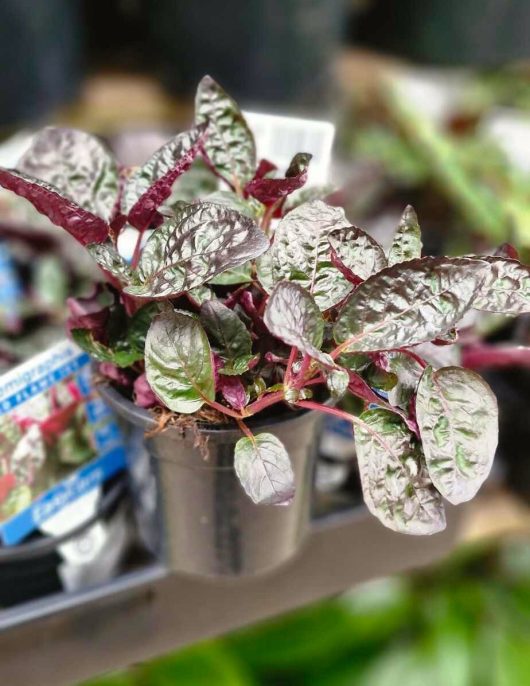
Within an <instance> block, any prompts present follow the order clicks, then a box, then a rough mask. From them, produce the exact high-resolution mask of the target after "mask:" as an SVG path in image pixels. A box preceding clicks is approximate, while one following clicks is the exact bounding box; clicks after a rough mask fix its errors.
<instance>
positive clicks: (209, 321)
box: [201, 300, 253, 376]
mask: <svg viewBox="0 0 530 686" xmlns="http://www.w3.org/2000/svg"><path fill="white" fill-rule="evenodd" d="M201 323H202V325H203V326H204V328H205V329H206V331H207V332H208V333H209V334H210V336H211V337H212V338H213V339H214V340H215V342H216V343H217V345H218V346H219V348H218V352H219V354H220V355H221V357H222V358H223V361H224V366H223V367H222V369H220V370H219V371H220V372H221V373H222V374H228V375H230V376H231V375H239V374H243V373H244V372H246V371H247V369H248V363H249V362H250V360H251V359H252V358H253V354H252V339H251V337H250V333H249V332H248V331H247V328H246V326H245V325H244V324H243V322H242V321H241V319H239V317H238V316H237V314H236V313H235V312H234V311H233V310H231V309H230V308H229V307H226V305H223V303H222V302H220V301H219V300H209V301H208V302H205V303H204V304H203V305H202V307H201Z"/></svg>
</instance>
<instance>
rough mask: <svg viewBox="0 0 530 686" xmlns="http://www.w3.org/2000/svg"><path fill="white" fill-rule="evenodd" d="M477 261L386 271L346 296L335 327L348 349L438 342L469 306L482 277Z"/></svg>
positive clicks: (416, 263) (428, 262)
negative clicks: (439, 336)
mask: <svg viewBox="0 0 530 686" xmlns="http://www.w3.org/2000/svg"><path fill="white" fill-rule="evenodd" d="M484 270H485V265H484V264H481V263H480V262H479V261H478V260H470V259H465V258H462V259H459V258H445V257H440V258H435V257H424V258H422V259H418V260H411V261H409V262H405V263H403V264H396V265H393V266H392V267H386V268H385V269H383V270H382V271H380V272H379V273H377V274H374V276H371V277H370V278H369V279H367V280H366V281H365V282H364V283H362V284H361V285H360V286H359V287H358V288H357V289H356V290H355V291H354V292H353V293H352V295H351V296H350V297H349V298H348V300H347V302H346V304H345V305H344V307H343V308H342V310H341V312H340V313H339V316H338V318H337V322H336V324H335V327H334V336H335V340H336V341H337V343H345V342H347V341H349V345H348V346H347V349H348V350H349V351H373V350H391V349H393V348H401V347H403V346H409V345H415V344H417V343H423V342H424V341H429V340H432V339H434V338H436V337H437V336H438V335H440V334H441V333H444V332H445V331H448V330H449V329H451V328H452V327H453V326H455V324H456V323H457V322H458V321H459V320H460V319H461V318H462V316H463V315H464V314H465V313H466V312H467V311H468V310H469V309H470V307H471V306H472V305H473V301H474V299H475V297H476V294H477V291H478V289H479V287H480V285H481V282H482V279H483V278H484Z"/></svg>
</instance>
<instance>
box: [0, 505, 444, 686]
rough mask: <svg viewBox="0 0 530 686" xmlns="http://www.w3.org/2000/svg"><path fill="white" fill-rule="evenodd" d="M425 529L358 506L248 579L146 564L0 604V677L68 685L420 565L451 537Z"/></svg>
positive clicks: (16, 684) (11, 682)
mask: <svg viewBox="0 0 530 686" xmlns="http://www.w3.org/2000/svg"><path fill="white" fill-rule="evenodd" d="M447 516H448V525H447V529H446V530H445V531H444V532H442V533H440V534H437V535H435V536H432V537H413V536H404V535H400V534H395V533H393V532H391V531H388V530H387V529H384V528H383V527H382V526H381V525H380V524H379V522H377V521H376V519H375V518H373V517H372V516H369V515H368V514H367V512H366V510H365V509H364V508H356V509H352V510H349V511H345V512H341V513H340V514H332V515H328V516H327V517H324V518H322V519H319V520H316V521H315V522H314V525H313V527H312V531H311V534H310V536H309V539H308V541H307V543H306V545H305V546H304V548H303V549H302V551H301V552H300V554H299V555H298V556H297V557H296V558H295V559H293V560H292V561H291V562H289V563H288V564H286V565H284V566H283V567H281V568H280V569H278V570H276V571H274V572H272V573H270V574H268V575H266V576H260V577H254V578H244V579H240V580H237V581H234V580H230V581H228V580H227V581H225V580H222V581H219V580H215V581H214V580H208V579H200V578H196V577H186V576H180V575H171V574H169V573H168V572H167V571H166V570H165V568H164V567H163V566H162V565H152V566H149V567H146V568H145V569H143V570H141V571H137V572H134V573H130V574H126V575H123V576H121V577H119V578H118V579H116V580H115V581H113V582H112V583H110V584H107V585H105V586H102V587H98V588H94V589H91V590H87V591H83V592H79V593H75V594H60V595H56V596H51V597H48V598H46V599H43V600H38V601H34V602H32V603H27V604H25V605H23V606H20V607H17V608H13V609H10V610H5V611H3V612H0V683H2V684H6V686H33V685H34V684H35V686H37V685H38V686H72V685H73V684H76V683H78V682H80V681H83V680H85V679H89V678H91V677H94V676H96V675H98V674H101V673H103V672H107V671H110V670H116V669H120V668H124V667H127V666H128V665H130V664H132V663H136V662H141V661H144V660H148V659H150V658H152V657H155V656H158V655H161V654H164V653H167V652H169V651H171V650H174V649H175V648H178V647H181V646H185V645H188V644H191V643H194V642H197V641H199V640H202V639H206V638H209V637H212V636H216V635H220V634H222V633H225V632H226V631H230V630H232V629H236V628H238V627H241V626H244V625H246V624H250V623H252V622H256V621H258V620H261V619H265V618H267V617H271V616H273V615H276V614H279V613H282V612H286V611H288V610H291V609H293V608H296V607H299V606H302V605H304V604H307V603H311V602H314V601H317V600H319V599H321V598H325V597H328V596H331V595H334V594H336V593H339V592H341V591H344V590H345V589H347V588H350V587H351V586H353V585H354V584H356V583H359V582H361V581H364V580H367V579H371V578H375V577H380V576H386V575H388V574H393V573H395V572H400V571H403V570H406V569H411V568H415V567H420V566H422V565H425V564H428V563H429V562H432V561H434V560H437V559H439V558H441V557H443V556H445V555H446V554H447V553H448V552H450V550H451V549H452V547H453V545H454V540H455V536H456V530H457V520H458V517H457V514H456V511H455V510H454V509H449V508H448V512H447Z"/></svg>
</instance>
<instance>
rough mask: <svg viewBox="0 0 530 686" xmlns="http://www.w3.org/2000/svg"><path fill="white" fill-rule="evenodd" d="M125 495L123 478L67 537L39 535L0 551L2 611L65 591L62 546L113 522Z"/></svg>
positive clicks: (113, 484) (0, 599)
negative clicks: (96, 525)
mask: <svg viewBox="0 0 530 686" xmlns="http://www.w3.org/2000/svg"><path fill="white" fill-rule="evenodd" d="M125 492H126V489H125V479H124V476H123V474H122V475H120V476H117V477H115V478H114V479H113V480H112V481H111V482H109V484H108V485H107V486H106V487H105V493H104V495H103V497H102V498H101V502H100V506H99V508H98V510H97V511H96V512H95V513H94V515H92V516H91V517H89V518H87V519H86V520H85V521H84V522H82V524H80V525H79V526H76V527H75V528H73V529H71V530H70V531H68V533H67V534H65V535H63V536H58V537H55V538H52V537H50V536H43V535H41V534H38V533H37V534H34V535H32V536H31V537H29V538H28V539H26V540H25V541H24V542H23V543H20V544H19V545H16V546H9V547H5V548H2V547H0V608H7V607H12V606H14V605H18V604H19V603H23V602H27V601H29V600H33V599H35V598H40V597H42V596H45V595H48V594H50V593H57V592H59V591H62V590H64V586H63V583H62V581H61V577H60V573H59V569H60V566H61V565H62V564H63V563H64V558H63V557H62V556H61V554H60V553H59V551H58V548H59V546H60V545H61V544H63V543H67V542H70V541H73V540H75V538H76V537H79V536H82V535H83V534H85V533H86V532H87V531H88V529H89V528H90V527H91V526H93V525H94V524H95V523H97V522H99V521H108V520H110V519H111V518H112V517H113V515H114V514H115V513H116V512H117V509H118V508H119V507H120V505H121V504H122V503H123V499H124V495H125Z"/></svg>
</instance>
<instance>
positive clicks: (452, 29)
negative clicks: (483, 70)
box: [351, 0, 530, 67]
mask: <svg viewBox="0 0 530 686" xmlns="http://www.w3.org/2000/svg"><path fill="white" fill-rule="evenodd" d="M351 38H352V40H353V41H354V42H355V43H357V44H360V45H365V46H367V47H370V48H372V49H376V50H381V51H383V52H387V53H391V54H394V55H398V56H400V57H404V58H406V59H410V60H414V61H416V62H420V63H427V64H433V65H464V66H483V67H495V66H498V65H502V64H504V63H506V62H511V61H514V60H520V59H525V58H526V57H527V56H528V41H529V39H530V4H529V3H528V2H527V0H511V1H510V2H506V0H421V1H419V0H375V1H372V2H370V3H368V4H367V5H366V11H365V12H364V13H362V14H360V15H359V16H355V17H354V19H353V21H352V30H351Z"/></svg>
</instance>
